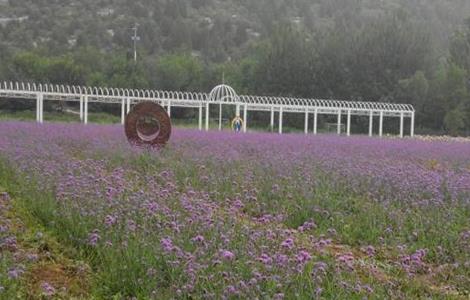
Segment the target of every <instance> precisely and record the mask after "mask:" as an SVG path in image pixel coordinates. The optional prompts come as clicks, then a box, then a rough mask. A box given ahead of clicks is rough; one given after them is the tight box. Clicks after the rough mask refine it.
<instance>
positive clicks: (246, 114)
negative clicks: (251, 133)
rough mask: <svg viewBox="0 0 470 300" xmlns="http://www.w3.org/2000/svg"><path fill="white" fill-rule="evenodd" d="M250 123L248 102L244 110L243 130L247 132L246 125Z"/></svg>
mask: <svg viewBox="0 0 470 300" xmlns="http://www.w3.org/2000/svg"><path fill="white" fill-rule="evenodd" d="M247 123H248V104H246V103H245V108H244V110H243V132H244V133H246V125H247Z"/></svg>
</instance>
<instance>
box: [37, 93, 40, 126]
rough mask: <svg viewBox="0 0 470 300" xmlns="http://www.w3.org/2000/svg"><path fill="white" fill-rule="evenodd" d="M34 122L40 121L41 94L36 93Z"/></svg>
mask: <svg viewBox="0 0 470 300" xmlns="http://www.w3.org/2000/svg"><path fill="white" fill-rule="evenodd" d="M36 122H38V123H41V94H36Z"/></svg>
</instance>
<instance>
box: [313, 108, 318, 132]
mask: <svg viewBox="0 0 470 300" xmlns="http://www.w3.org/2000/svg"><path fill="white" fill-rule="evenodd" d="M317 133H318V108H315V113H314V115H313V134H315V135H316V134H317Z"/></svg>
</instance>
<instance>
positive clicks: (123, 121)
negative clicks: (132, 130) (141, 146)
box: [121, 98, 126, 125]
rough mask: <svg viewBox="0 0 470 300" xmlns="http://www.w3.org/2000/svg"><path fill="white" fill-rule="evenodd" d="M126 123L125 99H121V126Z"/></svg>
mask: <svg viewBox="0 0 470 300" xmlns="http://www.w3.org/2000/svg"><path fill="white" fill-rule="evenodd" d="M125 122H126V99H125V98H122V99H121V124H122V125H124V123H125Z"/></svg>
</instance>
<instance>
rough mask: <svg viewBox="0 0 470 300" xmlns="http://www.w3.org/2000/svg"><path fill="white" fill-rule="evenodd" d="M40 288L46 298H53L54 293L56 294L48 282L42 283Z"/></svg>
mask: <svg viewBox="0 0 470 300" xmlns="http://www.w3.org/2000/svg"><path fill="white" fill-rule="evenodd" d="M41 288H42V292H43V294H44V295H46V296H48V297H51V296H54V295H55V293H56V290H55V288H54V287H53V286H52V285H51V284H49V283H48V282H43V283H42V284H41Z"/></svg>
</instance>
